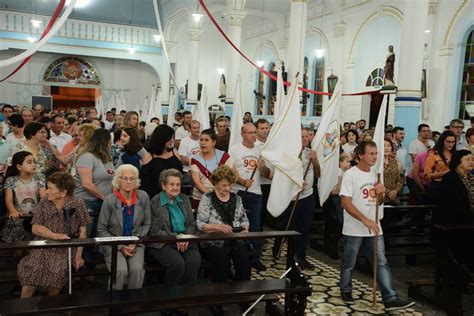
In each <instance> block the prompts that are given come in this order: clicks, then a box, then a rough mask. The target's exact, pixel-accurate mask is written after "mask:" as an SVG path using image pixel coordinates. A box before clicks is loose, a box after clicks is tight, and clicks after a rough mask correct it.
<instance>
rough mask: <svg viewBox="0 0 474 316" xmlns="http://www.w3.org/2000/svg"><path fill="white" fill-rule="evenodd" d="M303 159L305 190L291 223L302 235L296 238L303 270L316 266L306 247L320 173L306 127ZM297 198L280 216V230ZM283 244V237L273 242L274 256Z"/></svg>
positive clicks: (297, 259) (303, 133) (299, 198)
mask: <svg viewBox="0 0 474 316" xmlns="http://www.w3.org/2000/svg"><path fill="white" fill-rule="evenodd" d="M301 145H302V151H301V160H302V164H303V170H304V172H305V177H304V179H303V180H304V184H303V191H301V193H300V194H299V196H298V203H297V204H296V209H295V211H294V214H293V217H292V220H291V223H290V224H289V229H290V230H296V231H297V232H299V233H300V234H301V235H300V236H297V237H296V238H295V253H296V261H297V262H298V264H299V266H300V268H301V269H302V270H314V266H313V265H312V264H311V263H309V262H308V261H307V260H306V249H307V248H308V245H309V240H310V235H311V223H312V222H313V215H314V209H315V207H314V205H315V201H314V191H313V184H314V177H315V175H316V176H319V175H320V170H319V163H318V160H317V157H316V152H315V151H314V150H311V148H309V145H310V144H309V136H308V131H307V130H306V129H305V128H302V129H301ZM295 200H296V198H295V199H293V201H292V202H291V203H290V205H288V207H287V208H286V210H285V211H284V212H283V214H282V215H280V216H279V217H278V223H277V228H278V230H285V229H286V227H287V226H288V222H289V220H290V216H291V211H292V210H293V206H294V204H295V203H296V202H295ZM280 245H281V238H276V239H275V243H274V244H273V249H272V251H273V256H274V257H276V256H277V254H278V251H279V249H280Z"/></svg>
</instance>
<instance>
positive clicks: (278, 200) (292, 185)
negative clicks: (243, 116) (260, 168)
mask: <svg viewBox="0 0 474 316" xmlns="http://www.w3.org/2000/svg"><path fill="white" fill-rule="evenodd" d="M299 100H300V98H299V92H298V78H295V79H294V80H293V83H292V85H291V89H290V93H289V94H288V95H287V97H286V99H285V104H284V105H283V106H282V109H281V112H280V116H279V117H278V119H277V120H276V121H275V123H274V124H273V127H272V129H271V130H270V134H269V135H268V139H267V141H266V142H265V144H264V145H263V146H262V151H261V154H260V155H261V157H262V158H263V159H265V161H266V162H267V163H268V164H270V165H271V166H272V167H273V178H272V184H271V187H270V196H269V198H268V203H267V209H268V211H269V212H270V214H272V215H273V216H274V217H277V216H279V215H281V214H282V213H283V212H284V211H285V209H286V208H287V207H288V205H289V204H290V202H291V200H292V199H293V198H294V197H295V196H296V195H297V194H298V192H300V191H301V190H302V188H303V165H302V163H301V160H300V159H299V154H300V153H301V109H300V102H299Z"/></svg>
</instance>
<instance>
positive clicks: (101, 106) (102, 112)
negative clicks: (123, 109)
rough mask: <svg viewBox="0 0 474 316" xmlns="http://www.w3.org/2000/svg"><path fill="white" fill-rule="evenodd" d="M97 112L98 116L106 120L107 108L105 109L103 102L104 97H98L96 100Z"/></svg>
mask: <svg viewBox="0 0 474 316" xmlns="http://www.w3.org/2000/svg"><path fill="white" fill-rule="evenodd" d="M95 110H96V111H97V116H98V117H102V119H103V120H105V113H106V111H105V108H104V101H103V100H102V96H100V95H99V96H98V97H97V98H96V99H95Z"/></svg>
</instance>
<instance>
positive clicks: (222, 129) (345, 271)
mask: <svg viewBox="0 0 474 316" xmlns="http://www.w3.org/2000/svg"><path fill="white" fill-rule="evenodd" d="M230 119H231V118H229V117H226V116H221V117H219V118H217V119H216V121H215V122H212V123H211V125H212V127H211V128H209V129H205V130H202V129H201V123H200V122H199V121H197V120H193V117H192V114H191V112H189V111H184V112H182V113H181V112H177V113H176V115H175V120H176V123H175V124H174V126H173V127H170V126H168V125H166V124H160V123H164V122H159V120H158V119H157V118H152V119H151V120H150V122H140V113H137V112H134V111H130V112H126V111H120V113H116V111H115V109H112V110H110V111H108V112H107V113H105V115H104V117H98V113H97V111H96V109H94V108H91V109H89V110H87V111H86V112H83V111H76V110H71V111H56V110H55V111H53V112H48V111H46V110H45V109H44V108H43V107H42V106H41V105H35V106H34V107H33V109H30V108H27V107H24V108H21V107H16V106H15V107H13V106H11V105H8V104H6V105H4V106H3V108H2V116H0V121H1V124H0V133H1V135H3V137H2V139H1V140H0V174H1V176H2V179H1V183H2V186H3V187H2V193H3V198H2V199H1V201H2V205H1V209H2V211H3V212H4V214H5V215H6V216H7V217H9V221H8V222H7V224H6V225H5V227H4V229H3V232H2V238H3V240H4V241H9V242H11V241H15V240H25V239H31V238H34V239H52V240H64V239H69V238H85V237H86V236H87V237H96V236H98V237H111V236H144V235H148V234H149V235H152V236H157V235H172V234H196V233H199V232H201V233H212V232H221V233H224V234H229V233H232V232H235V231H243V232H246V231H251V232H252V231H254V232H257V231H261V230H262V229H263V226H264V219H265V215H266V214H267V210H266V204H267V200H268V195H269V191H270V185H271V179H272V172H273V170H272V166H270V165H269V164H268V163H266V162H265V161H264V160H263V159H261V158H260V151H261V148H262V145H263V144H264V143H265V142H266V140H267V137H268V133H269V131H270V129H271V125H270V123H269V122H268V121H267V120H265V119H262V118H261V119H258V120H256V121H255V122H253V118H252V116H251V114H250V113H248V112H247V113H246V114H245V117H244V118H243V126H242V129H241V136H242V142H241V143H239V144H235V145H232V146H230V147H229V141H230V130H229V126H230ZM232 119H234V118H232ZM235 119H240V118H235ZM471 125H472V126H474V121H473V122H471ZM472 126H471V127H470V128H469V129H467V131H466V132H465V133H464V129H465V128H464V127H465V126H464V122H463V121H462V120H458V119H454V120H452V121H451V122H450V124H449V125H448V126H446V127H445V131H443V132H442V133H437V132H432V131H431V130H430V127H429V126H428V125H427V124H420V125H419V126H418V138H417V139H416V140H414V141H412V142H411V143H410V144H409V146H408V147H406V146H405V145H404V144H403V141H404V137H405V130H404V128H403V127H399V126H396V127H392V126H387V129H386V132H385V141H384V145H383V146H384V161H383V163H384V174H383V179H384V181H383V183H384V184H382V183H378V182H377V180H376V178H375V174H373V173H372V171H371V166H373V165H374V164H375V162H376V160H377V150H376V146H377V145H376V144H375V143H374V142H373V141H372V138H373V132H374V131H373V129H371V128H369V127H367V126H366V122H365V120H360V121H358V122H356V123H352V122H346V123H344V124H343V125H342V126H341V137H340V140H341V149H340V150H341V156H340V168H339V171H337V170H335V172H339V182H338V184H337V185H336V187H335V188H334V190H333V191H332V195H331V197H330V199H329V201H330V202H331V203H332V210H333V212H334V216H335V217H336V219H337V221H338V223H340V225H341V233H342V235H343V237H344V245H345V247H344V254H343V258H342V265H341V282H340V288H341V296H342V299H343V300H344V301H346V302H347V303H353V302H354V300H353V299H352V294H351V292H352V287H351V279H352V271H353V269H354V265H355V260H356V258H357V254H358V252H359V249H360V248H363V250H364V251H369V252H371V251H372V252H373V251H374V249H373V246H371V245H373V243H371V240H372V238H373V236H374V234H381V227H380V224H379V223H376V222H375V221H374V220H373V219H374V216H373V215H374V207H373V206H374V205H375V203H377V202H379V203H386V204H396V203H398V200H399V196H400V194H401V193H402V192H403V190H404V184H405V183H406V185H407V186H408V188H409V191H410V192H411V193H413V197H414V199H415V202H416V203H418V204H436V205H441V206H443V207H445V208H447V207H449V203H452V202H453V201H454V200H455V202H456V203H457V204H456V205H458V206H459V207H457V208H456V209H453V210H451V211H450V212H445V213H443V214H442V215H440V216H436V220H438V221H440V222H444V223H453V224H456V223H458V224H460V223H464V224H466V223H467V222H471V223H472V222H473V220H474V215H473V214H474V213H473V209H474V207H473V205H474V189H473V185H474V176H473V173H472V170H473V168H474V160H473V155H472V154H473V153H474V133H473V131H474V129H473V127H472ZM296 128H298V127H296ZM301 128H302V133H301V135H302V139H301V147H302V151H301V154H300V159H301V164H302V166H303V168H304V170H308V172H307V173H306V175H305V179H304V181H305V182H304V188H303V191H302V192H301V194H300V195H299V196H298V201H293V202H292V203H290V205H289V206H288V208H287V209H286V210H285V212H284V213H283V214H282V215H281V216H280V217H279V218H278V219H277V226H278V227H279V228H281V229H286V227H289V228H290V229H295V230H297V231H299V232H300V233H301V235H300V236H299V237H298V238H297V240H296V245H295V247H296V248H295V249H296V261H297V263H298V264H299V266H300V267H301V268H302V269H303V270H310V269H313V268H314V266H313V265H312V264H311V263H310V262H308V261H307V260H306V249H307V248H308V244H309V240H310V230H311V222H312V219H313V214H314V210H315V208H316V207H317V204H318V203H319V202H318V200H319V199H318V197H317V185H316V184H317V178H318V177H319V175H320V166H319V163H318V159H317V155H316V152H315V151H314V150H313V149H312V148H311V143H312V140H313V139H314V137H315V134H316V133H317V130H316V129H315V126H314V123H311V124H310V126H309V127H301ZM282 145H283V144H282ZM448 187H449V189H448ZM454 188H456V189H454ZM445 192H452V194H449V195H447V194H445ZM425 193H426V194H425ZM455 196H456V197H455ZM453 199H454V200H453ZM3 201H4V204H3ZM294 203H296V205H297V207H296V212H295V213H294V216H290V213H291V209H292V208H293V204H294ZM413 216H414V219H416V220H419V221H422V220H423V218H424V216H425V214H423V213H421V214H415V213H414V214H413ZM31 217H32V220H31V221H29V220H28V218H31ZM290 217H291V221H290ZM19 227H22V229H18V228H19ZM18 231H22V233H18ZM14 232H15V233H14ZM381 239H382V242H379V243H378V244H379V249H378V253H379V257H378V263H377V264H378V267H379V286H380V288H381V290H382V297H383V301H384V304H385V306H386V309H387V310H394V309H399V308H403V307H407V306H410V305H411V304H412V303H411V302H403V301H401V300H400V299H399V298H398V296H397V294H396V292H395V290H394V288H393V282H392V276H391V273H390V269H389V267H388V264H387V261H386V258H385V254H384V248H383V238H381ZM281 243H282V241H281V240H276V241H275V243H274V246H273V254H274V256H275V257H277V256H278V255H279V253H280V248H281ZM95 251H96V250H95V249H84V251H83V250H82V249H80V248H78V249H75V250H74V260H73V265H74V267H75V268H76V269H79V268H81V267H83V266H84V265H85V267H84V268H86V269H91V268H93V266H92V265H91V264H85V262H87V261H88V260H87V259H90V258H91V257H92V256H94V254H95ZM98 251H100V252H101V253H102V254H103V256H104V260H105V264H106V266H107V268H108V269H109V270H110V264H111V256H112V254H111V248H110V247H107V246H102V247H100V248H99V249H98ZM145 251H147V252H149V254H150V256H151V257H152V258H153V260H155V261H156V262H158V263H159V264H160V265H161V266H163V267H164V269H165V271H166V272H165V277H164V282H165V284H167V285H181V284H191V283H194V282H196V281H197V279H198V271H199V269H200V265H201V256H205V257H206V258H208V259H209V260H210V261H212V262H214V263H215V267H216V268H215V271H214V275H213V278H212V280H213V282H225V281H226V280H227V279H228V277H229V271H230V265H231V262H232V263H233V265H234V268H235V279H237V280H249V279H250V276H251V269H252V268H253V269H256V270H257V271H264V270H266V267H265V265H264V264H263V263H262V262H261V260H260V255H261V253H262V245H261V242H259V241H257V240H252V241H251V242H249V243H247V242H244V241H240V240H234V241H226V242H224V241H210V242H203V243H201V244H200V245H198V244H194V243H187V242H178V243H176V244H167V245H163V244H154V245H149V246H147V247H146V249H145V247H144V246H142V245H123V246H121V247H120V248H119V250H118V266H117V281H116V284H115V288H116V289H122V288H123V287H124V286H127V287H128V288H129V289H133V288H140V287H142V284H143V281H144V276H145V270H144V255H145ZM249 252H252V253H253V255H252V256H251V257H250V256H249ZM18 255H19V256H24V254H18ZM369 258H372V256H370V255H369ZM372 263H373V262H372ZM67 268H68V267H67V249H65V248H64V249H63V248H55V249H48V250H39V249H38V250H33V251H31V252H30V253H28V254H27V255H26V256H24V257H22V258H21V260H20V262H19V265H18V276H19V280H20V282H21V285H22V286H23V288H22V292H21V297H22V298H26V297H30V296H32V295H33V294H34V292H35V290H36V288H37V287H45V288H47V289H48V294H50V295H55V294H58V293H59V292H60V291H61V289H62V287H63V286H64V284H65V282H66V270H67ZM212 308H213V312H214V313H215V314H220V313H222V309H221V308H220V307H219V306H214V307H212ZM170 313H177V312H170Z"/></svg>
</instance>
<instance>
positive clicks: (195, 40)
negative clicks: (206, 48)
mask: <svg viewBox="0 0 474 316" xmlns="http://www.w3.org/2000/svg"><path fill="white" fill-rule="evenodd" d="M201 35H202V29H201V28H191V29H190V30H189V68H188V69H189V77H188V101H189V102H196V101H198V98H197V97H198V82H199V81H198V80H199V76H198V75H199V73H198V70H199V40H200V38H201Z"/></svg>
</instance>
